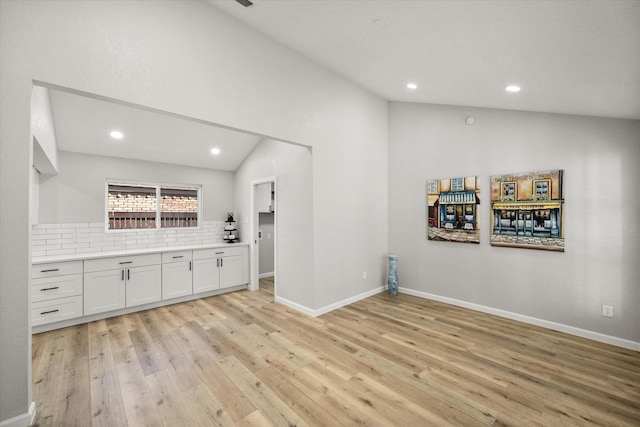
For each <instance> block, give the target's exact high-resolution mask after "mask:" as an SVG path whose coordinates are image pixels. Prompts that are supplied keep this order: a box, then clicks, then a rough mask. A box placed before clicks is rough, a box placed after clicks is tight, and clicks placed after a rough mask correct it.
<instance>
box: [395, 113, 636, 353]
mask: <svg viewBox="0 0 640 427" xmlns="http://www.w3.org/2000/svg"><path fill="white" fill-rule="evenodd" d="M467 116H474V117H475V118H476V124H475V125H473V126H468V125H466V124H465V117H467ZM639 164H640V122H639V121H625V120H614V119H602V118H594V117H579V116H566V115H553V114H537V113H526V112H514V111H503V110H490V109H478V108H464V107H448V106H436V105H422V104H409V103H391V104H390V106H389V165H390V171H389V182H390V184H389V186H390V190H389V193H390V199H389V235H390V251H391V252H395V253H396V254H397V255H398V257H399V261H398V270H399V275H400V286H403V287H406V288H409V289H411V290H415V291H419V292H423V293H427V294H433V295H436V296H441V297H446V298H451V299H454V300H458V301H462V302H467V303H472V304H478V305H480V306H485V307H489V308H493V309H498V310H503V311H506V312H511V313H515V314H519V315H524V316H529V317H532V318H535V319H542V320H544V321H548V322H554V323H558V324H561V325H567V326H570V327H572V328H579V329H584V330H586V331H591V332H595V333H600V334H605V335H607V336H609V337H618V338H621V339H623V340H630V341H632V342H635V343H640V311H639V310H638V303H639V302H640V286H638V285H639V284H640V264H639V263H638V260H639V259H640V246H639V244H638V242H639V241H640V227H638V226H636V223H637V222H638V219H637V218H636V216H637V213H638V212H640V192H638V188H637V185H638V183H639V182H640V168H639V167H638V165H639ZM549 169H564V171H565V173H564V182H565V195H566V204H565V214H566V219H565V226H566V229H565V238H566V252H565V253H551V252H547V251H540V250H530V249H513V248H501V247H493V246H490V244H489V237H490V224H489V215H490V194H489V177H490V176H491V175H499V174H503V173H512V172H535V171H537V170H549ZM469 175H477V176H478V177H479V179H480V189H481V192H480V200H481V205H480V217H479V224H480V230H481V237H480V239H481V241H480V245H470V244H463V243H450V242H440V241H428V240H427V239H426V237H425V235H426V228H425V227H426V202H425V198H426V182H427V180H428V179H435V178H448V177H455V176H469ZM603 304H608V305H613V306H614V307H615V317H614V318H613V319H610V318H605V317H603V316H602V305H603Z"/></svg>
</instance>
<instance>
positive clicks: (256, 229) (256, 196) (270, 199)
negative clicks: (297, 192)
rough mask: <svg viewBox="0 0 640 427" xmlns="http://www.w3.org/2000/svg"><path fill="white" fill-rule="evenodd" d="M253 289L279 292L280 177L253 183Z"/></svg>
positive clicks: (275, 293)
mask: <svg viewBox="0 0 640 427" xmlns="http://www.w3.org/2000/svg"><path fill="white" fill-rule="evenodd" d="M251 200H252V207H251V225H252V227H251V228H252V233H251V235H252V244H251V261H252V262H251V289H252V290H256V291H257V290H261V291H265V292H267V293H272V294H273V299H275V297H276V295H277V280H276V272H277V257H276V254H277V250H276V248H277V245H276V243H277V242H276V240H277V213H276V211H277V209H276V206H277V203H276V200H277V190H276V178H275V177H267V178H262V179H258V180H254V181H252V182H251Z"/></svg>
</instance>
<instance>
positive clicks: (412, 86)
mask: <svg viewBox="0 0 640 427" xmlns="http://www.w3.org/2000/svg"><path fill="white" fill-rule="evenodd" d="M407 88H408V89H411V90H416V89H418V85H417V84H415V83H407Z"/></svg>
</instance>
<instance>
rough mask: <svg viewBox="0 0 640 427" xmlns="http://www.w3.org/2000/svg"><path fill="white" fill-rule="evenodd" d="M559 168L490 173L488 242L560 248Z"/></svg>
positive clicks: (561, 194) (561, 204) (562, 224)
mask: <svg viewBox="0 0 640 427" xmlns="http://www.w3.org/2000/svg"><path fill="white" fill-rule="evenodd" d="M563 175H564V171H563V170H549V171H542V172H531V173H514V174H508V175H496V176H492V177H491V244H492V245H493V246H510V247H516V248H527V249H543V250H550V251H558V252H564V229H565V221H564V186H563V182H562V180H563Z"/></svg>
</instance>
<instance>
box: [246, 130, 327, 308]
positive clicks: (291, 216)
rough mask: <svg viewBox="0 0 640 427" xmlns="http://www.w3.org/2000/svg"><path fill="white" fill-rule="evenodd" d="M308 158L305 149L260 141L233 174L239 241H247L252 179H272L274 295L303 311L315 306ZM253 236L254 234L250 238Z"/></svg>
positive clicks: (307, 150)
mask: <svg viewBox="0 0 640 427" xmlns="http://www.w3.org/2000/svg"><path fill="white" fill-rule="evenodd" d="M312 171H313V166H312V156H311V152H310V150H309V149H308V148H306V147H301V146H298V145H294V144H288V143H284V142H279V141H274V140H262V141H260V142H259V143H258V145H256V147H255V148H254V149H253V151H252V152H251V154H249V156H248V157H247V158H246V159H245V161H244V162H243V163H242V165H240V167H239V168H238V170H237V171H236V181H235V191H236V210H237V214H238V217H237V220H240V221H241V225H240V226H241V232H240V237H241V239H242V241H243V242H251V240H252V236H251V235H250V224H249V223H248V222H247V221H248V220H250V218H251V185H252V181H254V180H259V179H263V178H268V177H276V190H275V191H276V212H277V213H276V215H277V219H276V221H277V224H276V227H277V230H276V233H277V237H276V245H277V247H276V248H275V250H276V253H277V255H276V262H277V266H276V269H277V277H276V280H277V284H276V286H277V296H278V297H281V298H284V299H286V300H288V301H294V302H296V303H297V304H300V305H302V306H304V307H307V308H312V307H313V304H314V292H313V283H314V275H313V271H314V265H313V239H314V233H313V227H314V225H313V223H314V222H313V215H314V213H313V187H312V185H313V180H312V175H313V174H312ZM255 239H257V236H254V239H253V240H255Z"/></svg>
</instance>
